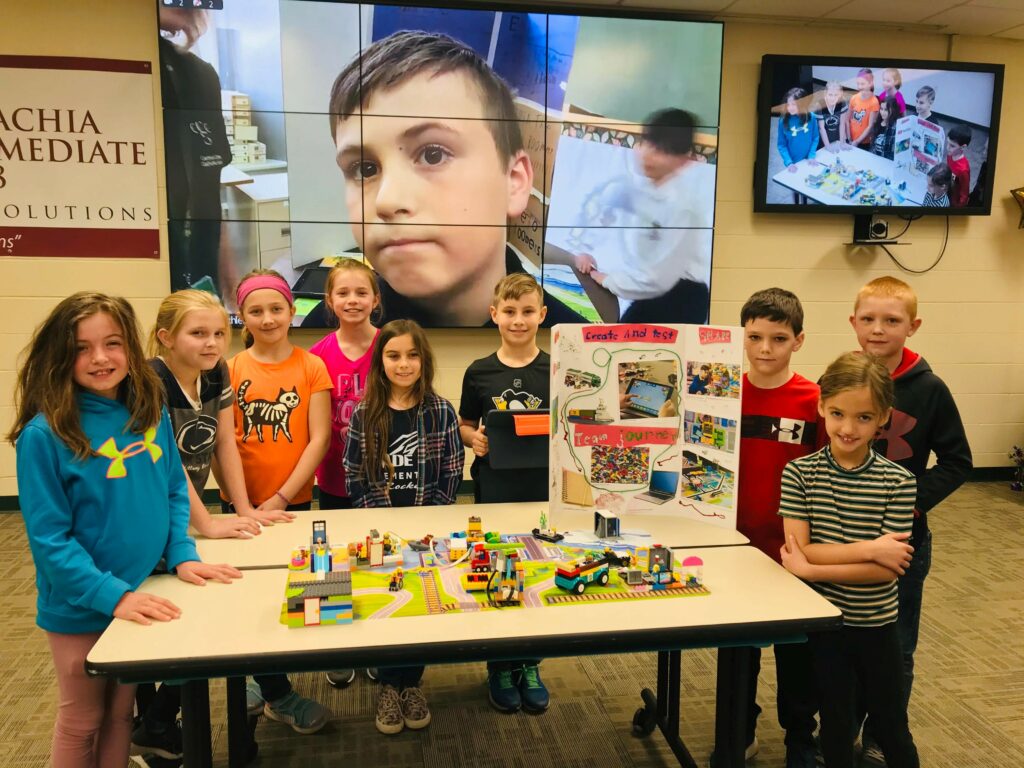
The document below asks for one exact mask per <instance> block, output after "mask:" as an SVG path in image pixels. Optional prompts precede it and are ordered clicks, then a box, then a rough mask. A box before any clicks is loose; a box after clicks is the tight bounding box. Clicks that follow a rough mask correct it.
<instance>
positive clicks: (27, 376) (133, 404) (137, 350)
mask: <svg viewBox="0 0 1024 768" xmlns="http://www.w3.org/2000/svg"><path fill="white" fill-rule="evenodd" d="M100 313H103V314H106V315H108V316H109V317H110V319H111V320H113V321H114V324H115V325H117V326H118V328H120V330H121V334H122V336H123V337H124V351H125V357H126V359H127V363H128V375H127V376H125V377H124V380H123V381H122V382H121V384H120V386H119V387H118V391H117V399H118V400H119V401H120V402H121V403H123V404H124V406H125V408H127V409H128V412H129V414H130V418H129V421H128V424H127V425H125V426H126V429H130V430H131V431H132V432H135V433H137V434H142V433H143V432H145V431H146V430H147V429H149V428H150V427H155V426H156V425H157V424H159V423H160V414H161V409H162V408H163V399H164V388H163V384H161V383H160V379H159V377H157V375H156V372H155V371H154V370H153V368H152V367H151V366H150V365H149V363H147V362H146V357H145V355H143V353H142V339H141V335H140V333H139V324H138V321H137V320H136V317H135V310H134V309H132V305H131V304H129V303H128V302H127V301H126V300H125V299H122V298H121V297H120V296H107V295H106V294H103V293H91V292H88V291H82V292H80V293H75V294H73V295H71V296H68V297H67V298H66V299H64V300H63V301H62V302H60V303H59V304H58V305H57V306H56V307H54V308H53V310H51V312H50V314H49V316H47V318H46V319H45V320H44V321H43V322H42V324H41V325H40V326H39V327H38V328H36V331H35V333H34V334H33V335H32V340H31V341H30V342H29V344H28V346H27V347H25V349H24V351H23V352H22V355H23V357H24V363H23V364H22V366H21V369H20V370H19V371H18V381H17V384H16V385H15V391H14V410H15V417H14V426H13V427H12V428H11V431H10V432H9V433H8V434H7V439H8V440H9V441H10V442H11V443H15V442H16V441H17V440H18V437H19V436H20V435H21V433H22V432H23V431H24V430H25V427H26V426H27V425H28V423H29V422H30V421H31V420H32V418H33V417H34V416H35V415H36V414H39V413H41V414H43V416H45V417H46V422H47V424H49V425H50V429H51V430H52V431H53V434H55V435H56V436H57V437H58V438H59V439H60V440H61V441H62V442H63V443H64V444H65V445H66V446H67V447H68V448H69V449H71V452H72V453H74V455H75V457H76V458H78V459H85V458H88V457H89V456H91V455H93V450H92V446H91V445H90V443H89V438H88V436H86V434H85V432H84V431H83V429H82V420H81V418H80V416H79V413H78V399H77V395H78V391H79V388H78V385H77V384H76V383H75V379H74V369H75V360H76V359H77V358H78V342H77V332H78V324H79V323H80V322H82V321H83V320H86V319H88V318H90V317H92V316H93V315H98V314H100Z"/></svg>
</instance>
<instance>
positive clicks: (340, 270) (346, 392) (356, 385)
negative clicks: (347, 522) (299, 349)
mask: <svg viewBox="0 0 1024 768" xmlns="http://www.w3.org/2000/svg"><path fill="white" fill-rule="evenodd" d="M324 293H325V297H324V303H325V304H326V306H327V308H328V309H329V310H330V311H331V312H332V313H333V314H334V316H335V317H336V318H337V320H338V330H336V331H334V332H332V333H329V334H327V335H326V336H324V337H323V338H322V339H320V341H318V342H317V343H316V344H314V345H313V347H311V348H310V350H309V351H310V352H311V353H312V354H314V355H316V356H317V357H319V358H320V359H321V360H323V361H324V364H325V365H326V366H327V374H328V376H329V377H330V379H331V444H330V447H328V449H327V455H326V456H324V460H323V461H322V462H321V463H320V466H319V467H318V468H317V470H316V481H317V484H318V485H319V486H320V509H348V508H350V507H351V506H352V503H351V501H350V500H349V497H348V493H347V492H346V490H345V468H344V464H343V459H344V457H345V437H346V435H347V433H348V424H349V421H351V419H352V412H353V411H354V410H355V407H356V403H358V402H359V400H360V399H361V398H362V396H363V390H364V389H365V388H366V377H367V376H368V375H369V372H370V358H371V357H372V355H371V353H372V352H373V345H374V344H375V343H376V341H377V334H378V331H377V329H376V328H375V327H374V326H373V322H372V321H373V319H375V318H377V317H379V315H380V312H381V304H380V288H379V287H378V285H377V278H376V275H374V273H373V270H371V269H370V268H369V267H368V266H366V264H364V263H363V262H361V261H355V260H354V259H344V260H343V261H342V262H341V263H339V264H338V265H337V266H335V267H334V268H333V269H332V270H331V271H330V273H329V274H328V275H327V284H326V286H325V288H324Z"/></svg>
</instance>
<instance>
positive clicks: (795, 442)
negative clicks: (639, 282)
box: [711, 288, 823, 768]
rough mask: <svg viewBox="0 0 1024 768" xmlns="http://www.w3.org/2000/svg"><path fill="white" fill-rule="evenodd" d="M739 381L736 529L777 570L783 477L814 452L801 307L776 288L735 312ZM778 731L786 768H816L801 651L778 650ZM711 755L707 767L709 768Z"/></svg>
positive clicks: (805, 659) (750, 721) (814, 409)
mask: <svg viewBox="0 0 1024 768" xmlns="http://www.w3.org/2000/svg"><path fill="white" fill-rule="evenodd" d="M740 324H741V325H742V326H743V349H744V352H745V353H746V356H747V363H748V370H747V373H745V374H744V375H743V412H742V421H741V424H740V472H739V477H740V481H739V502H738V504H737V507H736V511H737V518H736V519H737V524H736V527H737V529H738V530H739V531H740V533H742V534H743V535H744V536H746V537H747V538H748V539H750V543H751V545H753V546H755V547H757V548H758V549H760V550H761V551H762V552H764V553H765V554H766V555H768V556H769V557H770V558H772V559H773V560H775V561H776V562H780V556H779V550H780V549H781V547H782V544H783V541H784V539H785V537H784V535H783V531H782V523H781V519H780V518H779V516H778V512H779V497H780V495H781V489H780V484H781V480H782V470H783V468H784V467H785V466H786V464H787V463H789V462H790V461H792V460H793V459H796V458H799V457H801V456H806V455H808V454H810V453H813V452H814V451H815V450H817V449H818V448H819V447H820V446H821V444H822V442H823V437H822V435H821V433H822V432H823V430H821V429H820V428H819V424H818V419H819V417H818V385H817V384H815V383H814V382H812V381H808V380H807V379H805V378H804V377H803V376H801V375H799V374H797V373H793V372H792V371H791V370H790V368H789V361H790V358H791V357H792V355H793V353H794V352H796V351H797V350H799V349H800V347H801V346H802V345H803V343H804V329H803V325H804V311H803V307H802V306H801V305H800V300H799V299H798V298H797V297H796V296H795V295H794V294H792V293H790V292H789V291H785V290H782V289H781V288H768V289H767V290H763V291H758V292H757V293H755V294H754V295H753V296H751V297H750V298H749V299H747V303H746V304H744V305H743V309H742V310H740ZM775 665H776V673H777V683H778V695H777V704H778V713H779V724H780V725H781V726H782V728H783V730H785V732H786V768H814V764H815V762H814V760H815V748H814V736H813V734H814V729H815V727H816V723H815V720H814V715H815V713H816V712H817V711H818V700H817V694H816V685H815V679H814V669H813V666H812V663H811V654H810V651H809V650H808V648H807V646H806V644H802V643H801V644H785V645H776V646H775ZM760 671H761V652H760V649H759V648H754V649H753V653H752V654H751V668H750V678H749V685H748V701H747V750H746V757H747V759H749V758H751V757H753V756H754V755H755V754H756V753H757V749H758V745H757V738H756V736H755V733H756V728H757V716H758V715H759V714H761V709H760V707H758V706H757V702H756V697H757V676H758V674H759V673H760ZM714 757H715V756H714V755H712V760H711V763H712V765H714V763H715V760H714Z"/></svg>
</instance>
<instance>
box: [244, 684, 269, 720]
mask: <svg viewBox="0 0 1024 768" xmlns="http://www.w3.org/2000/svg"><path fill="white" fill-rule="evenodd" d="M264 704H266V702H265V701H264V700H263V691H262V690H260V686H259V684H258V683H257V682H256V681H255V680H250V681H249V682H247V683H246V684H245V711H246V712H247V713H248V715H249V717H259V714H260V713H261V712H262V711H263V705H264Z"/></svg>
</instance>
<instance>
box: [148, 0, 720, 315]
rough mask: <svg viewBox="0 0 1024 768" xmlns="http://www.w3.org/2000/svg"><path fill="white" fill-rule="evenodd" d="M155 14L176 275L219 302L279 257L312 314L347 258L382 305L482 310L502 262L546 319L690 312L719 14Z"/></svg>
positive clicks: (699, 301) (391, 8) (696, 303)
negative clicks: (714, 19) (533, 293)
mask: <svg viewBox="0 0 1024 768" xmlns="http://www.w3.org/2000/svg"><path fill="white" fill-rule="evenodd" d="M158 18H159V27H160V29H159V34H160V54H161V67H162V74H163V78H162V83H163V106H164V130H165V145H166V147H167V152H166V164H167V178H168V200H169V221H168V228H169V237H170V251H171V286H172V288H175V289H179V288H185V287H189V286H193V287H198V288H203V289H206V290H209V291H212V292H215V293H217V294H218V295H220V296H221V297H222V298H223V299H224V300H225V302H226V304H227V305H228V308H229V310H233V309H236V308H234V307H233V306H232V304H233V293H234V290H235V287H236V286H237V284H238V281H239V279H240V278H241V276H242V275H244V274H245V273H247V272H248V271H250V270H252V269H255V268H269V269H274V270H276V271H278V272H279V273H281V274H282V276H284V278H285V279H286V280H287V281H288V283H289V285H290V286H292V290H293V294H294V295H295V296H296V297H297V298H298V301H297V310H298V311H297V313H296V318H295V321H294V322H295V323H296V324H298V325H305V326H311V327H323V326H325V325H326V324H327V322H328V317H327V314H328V313H327V312H326V311H325V308H324V306H323V302H322V295H321V294H322V290H323V286H324V282H325V278H326V275H327V273H328V271H329V270H330V268H331V266H332V265H334V264H335V263H337V262H338V260H339V259H346V258H354V259H359V260H364V261H365V262H366V263H368V264H369V265H370V266H371V267H372V268H373V269H374V270H375V272H376V273H377V275H378V277H379V279H380V283H381V287H382V292H383V315H382V318H381V322H386V321H388V320H391V319H395V318H410V319H415V320H417V321H419V322H420V323H421V324H422V325H424V326H426V327H480V326H482V325H485V324H487V323H488V322H489V312H488V308H489V305H490V300H491V296H492V293H493V289H494V285H495V284H496V283H497V282H498V281H499V280H500V279H501V278H502V277H504V276H505V275H506V274H509V273H511V272H529V273H530V274H532V275H534V276H535V277H536V278H537V279H538V280H539V281H541V282H542V283H543V287H544V291H545V297H544V299H545V304H546V305H547V308H548V312H547V319H546V323H545V324H546V325H554V324H557V323H571V322H575V323H583V322H600V321H604V322H619V321H621V320H624V321H629V322H633V321H634V319H637V318H639V319H643V318H653V319H654V320H655V321H658V322H683V321H686V320H687V318H684V317H683V316H681V315H678V311H679V309H680V308H688V310H689V311H690V312H691V313H692V316H693V317H694V318H698V319H699V321H701V322H703V321H704V320H705V319H706V315H707V308H708V284H709V280H710V274H711V240H712V238H711V232H712V230H711V227H712V225H713V217H714V211H713V205H714V202H713V201H714V198H715V195H714V185H715V167H716V163H717V131H718V128H717V126H718V114H719V92H720V83H721V55H722V27H721V25H720V24H717V23H710V22H706V23H705V22H689V21H675V20H668V19H653V18H625V17H615V18H606V17H600V16H577V15H573V14H560V13H525V12H512V11H509V10H507V9H503V10H499V9H498V8H493V9H488V8H487V7H486V5H485V4H483V3H481V4H479V6H475V7H474V8H473V9H467V8H431V7H418V6H417V7H405V6H399V5H390V4H388V5H374V4H369V3H350V2H333V3H324V2H314V1H313V0H224V2H223V7H222V8H220V9H217V10H193V9H189V8H170V7H166V6H160V7H159V8H158ZM626 60H628V61H630V62H632V64H631V66H630V67H625V68H624V67H622V66H621V61H626ZM638 77H640V78H642V79H644V80H645V81H647V83H648V85H649V87H646V88H637V87H636V81H637V78H638ZM595 162H599V164H600V165H601V166H602V167H603V168H605V169H606V171H607V172H602V173H599V174H596V175H594V176H593V178H590V179H588V182H593V184H592V188H591V189H588V190H582V189H577V188H576V186H574V183H573V181H572V180H573V178H574V175H575V174H577V173H578V172H579V169H580V168H583V167H589V166H591V165H593V164H594V163H595ZM684 169H685V173H684V172H683V170H684Z"/></svg>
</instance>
